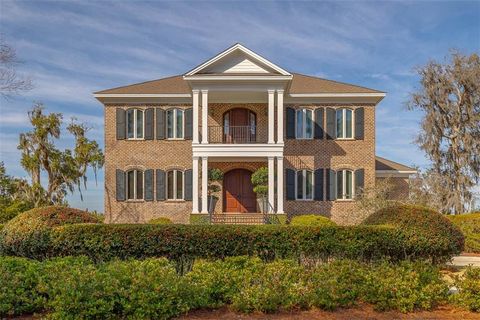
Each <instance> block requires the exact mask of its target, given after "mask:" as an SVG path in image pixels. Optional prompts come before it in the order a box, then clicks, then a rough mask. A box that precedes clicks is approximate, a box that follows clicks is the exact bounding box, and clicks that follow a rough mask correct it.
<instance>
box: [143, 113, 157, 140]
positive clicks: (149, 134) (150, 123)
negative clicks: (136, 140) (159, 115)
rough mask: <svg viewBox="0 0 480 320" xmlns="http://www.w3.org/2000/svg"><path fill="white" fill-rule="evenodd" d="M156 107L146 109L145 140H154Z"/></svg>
mask: <svg viewBox="0 0 480 320" xmlns="http://www.w3.org/2000/svg"><path fill="white" fill-rule="evenodd" d="M154 121H155V119H154V109H153V108H148V109H146V110H145V140H153V135H154V134H153V132H154Z"/></svg>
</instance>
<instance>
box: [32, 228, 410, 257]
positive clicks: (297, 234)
mask: <svg viewBox="0 0 480 320" xmlns="http://www.w3.org/2000/svg"><path fill="white" fill-rule="evenodd" d="M51 240H52V241H51V242H50V245H49V246H48V247H45V246H43V245H42V246H36V245H35V244H31V245H30V250H31V251H32V256H34V257H37V256H68V255H86V256H89V257H90V258H91V259H93V260H95V261H105V260H110V259H113V258H120V259H127V258H147V257H167V258H169V259H173V260H175V261H185V262H187V263H188V259H195V258H220V259H223V258H225V257H230V256H241V255H249V256H259V257H260V258H262V259H263V260H266V261H271V260H273V259H275V258H294V259H298V258H301V257H308V258H314V259H323V260H326V259H328V258H350V259H360V260H375V259H381V258H384V257H390V258H391V259H395V260H398V259H403V258H404V257H405V252H407V253H410V249H409V248H408V247H405V246H404V242H403V240H402V237H401V235H399V234H398V232H397V231H396V230H395V229H393V228H390V227H382V226H360V227H294V226H293V227H292V226H271V225H263V226H226V225H211V226H201V225H148V224H146V225H102V224H97V225H93V224H92V225H87V224H81V225H66V226H61V227H57V228H55V229H54V230H53V231H52V233H51ZM413 253H414V252H412V253H411V254H412V255H413Z"/></svg>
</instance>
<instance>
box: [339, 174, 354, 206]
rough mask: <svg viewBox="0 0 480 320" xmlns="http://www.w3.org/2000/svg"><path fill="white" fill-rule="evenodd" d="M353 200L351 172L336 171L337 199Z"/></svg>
mask: <svg viewBox="0 0 480 320" xmlns="http://www.w3.org/2000/svg"><path fill="white" fill-rule="evenodd" d="M352 198H353V172H352V171H350V170H339V171H337V199H342V200H349V199H352Z"/></svg>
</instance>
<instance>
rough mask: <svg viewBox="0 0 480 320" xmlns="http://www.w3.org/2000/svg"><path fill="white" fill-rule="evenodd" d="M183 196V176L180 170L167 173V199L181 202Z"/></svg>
mask: <svg viewBox="0 0 480 320" xmlns="http://www.w3.org/2000/svg"><path fill="white" fill-rule="evenodd" d="M184 194H185V188H184V175H183V171H181V170H171V171H168V172H167V199H168V200H183V199H184Z"/></svg>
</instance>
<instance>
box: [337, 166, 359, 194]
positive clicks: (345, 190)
mask: <svg viewBox="0 0 480 320" xmlns="http://www.w3.org/2000/svg"><path fill="white" fill-rule="evenodd" d="M347 171H350V172H351V173H352V197H351V198H350V199H349V198H346V197H345V195H346V194H347V183H346V182H347V175H346V172H347ZM338 172H342V195H341V197H339V195H338V187H337V186H336V184H337V181H336V180H337V173H338ZM335 186H336V188H335V189H336V190H335V192H336V194H337V200H338V201H353V199H355V170H350V169H342V170H337V171H336V172H335Z"/></svg>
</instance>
